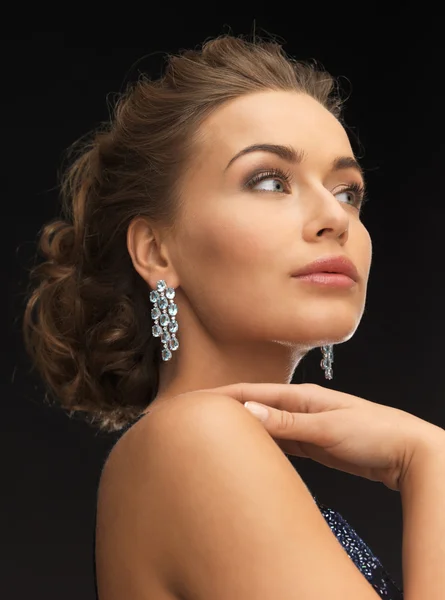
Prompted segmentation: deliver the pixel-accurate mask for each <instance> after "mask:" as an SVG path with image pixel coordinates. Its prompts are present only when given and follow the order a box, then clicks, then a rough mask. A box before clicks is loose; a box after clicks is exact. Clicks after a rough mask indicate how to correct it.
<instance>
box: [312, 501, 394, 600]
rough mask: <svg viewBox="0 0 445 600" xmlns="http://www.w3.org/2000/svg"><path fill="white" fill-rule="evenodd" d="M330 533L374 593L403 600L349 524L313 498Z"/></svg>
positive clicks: (392, 599) (387, 598)
mask: <svg viewBox="0 0 445 600" xmlns="http://www.w3.org/2000/svg"><path fill="white" fill-rule="evenodd" d="M313 498H314V500H315V503H316V504H317V506H318V508H319V510H320V512H321V514H322V515H323V517H324V518H325V520H326V522H327V524H328V525H329V527H330V528H331V530H332V532H333V533H334V534H335V536H336V537H337V539H338V541H339V542H340V544H341V545H342V546H343V548H344V549H345V550H346V552H347V554H348V556H349V558H350V559H351V560H352V561H353V562H354V564H355V565H356V567H357V568H358V569H359V570H360V572H361V573H362V574H363V575H364V576H365V577H366V579H367V580H368V581H369V583H370V584H371V585H372V587H373V588H374V589H375V591H376V592H377V593H378V594H379V596H380V597H381V598H385V600H403V592H402V590H400V589H399V587H398V586H397V585H396V583H395V582H394V581H393V580H392V578H391V577H390V575H389V574H388V573H387V571H385V569H384V568H383V566H382V564H381V562H380V561H379V559H378V558H377V557H376V556H374V554H373V553H372V551H371V549H370V548H369V547H368V546H367V545H366V544H365V542H364V541H363V540H362V539H361V538H360V537H359V535H358V534H357V533H356V532H355V530H354V529H353V528H352V527H351V525H349V523H348V522H347V521H346V520H345V519H344V518H343V517H342V516H341V515H340V514H339V513H338V512H336V511H334V510H332V509H331V508H328V507H327V506H325V505H324V504H321V503H320V502H319V501H318V500H317V498H316V497H315V496H314V497H313Z"/></svg>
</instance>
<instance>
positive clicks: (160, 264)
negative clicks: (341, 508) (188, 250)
mask: <svg viewBox="0 0 445 600" xmlns="http://www.w3.org/2000/svg"><path fill="white" fill-rule="evenodd" d="M127 248H128V252H129V254H130V257H131V260H132V262H133V266H134V268H135V269H136V271H137V272H138V273H139V275H140V276H141V277H142V279H144V280H145V281H146V282H147V284H148V285H149V286H150V288H151V289H156V283H157V281H159V280H160V279H164V280H165V281H166V283H167V285H168V286H169V287H173V288H177V287H178V286H179V280H178V276H177V274H176V271H175V270H174V268H173V265H172V261H171V260H170V257H169V253H168V245H167V236H166V230H165V229H163V228H162V227H160V226H159V225H158V226H154V225H153V224H152V223H150V221H149V220H148V219H147V218H146V217H136V218H135V219H133V221H132V222H131V223H130V225H129V226H128V230H127Z"/></svg>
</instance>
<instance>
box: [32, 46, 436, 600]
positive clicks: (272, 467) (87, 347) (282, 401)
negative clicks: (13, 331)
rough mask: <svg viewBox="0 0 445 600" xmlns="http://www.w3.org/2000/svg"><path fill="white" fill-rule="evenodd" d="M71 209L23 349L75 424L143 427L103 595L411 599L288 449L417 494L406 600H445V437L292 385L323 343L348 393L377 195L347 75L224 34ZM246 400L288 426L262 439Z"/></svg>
mask: <svg viewBox="0 0 445 600" xmlns="http://www.w3.org/2000/svg"><path fill="white" fill-rule="evenodd" d="M63 194H64V215H63V219H60V220H57V221H55V222H53V223H51V224H49V225H48V226H47V227H46V228H45V230H44V231H43V234H42V241H41V249H42V251H43V253H44V254H45V256H46V262H44V263H43V264H42V265H40V266H39V267H37V269H36V271H35V273H34V275H36V277H37V278H38V279H39V282H38V285H36V287H35V290H34V292H33V294H32V296H31V298H30V300H29V304H28V307H27V312H26V314H25V321H24V332H25V338H26V342H27V346H28V348H29V351H30V352H31V353H32V356H33V357H34V360H35V362H36V364H37V366H38V368H39V369H40V371H41V373H42V375H43V378H44V379H45V381H46V382H47V383H48V387H49V389H50V390H52V391H53V392H54V394H55V396H56V397H57V398H58V400H59V401H60V402H62V404H63V405H64V406H65V407H66V408H67V409H68V410H69V411H74V410H76V411H83V412H85V414H86V415H87V416H88V418H89V419H90V421H91V422H96V423H98V424H99V426H100V427H101V428H102V429H104V430H117V429H122V428H124V427H125V428H127V431H126V432H125V433H124V435H122V437H121V438H120V440H119V442H118V443H117V444H116V445H115V447H114V448H113V451H112V452H111V454H110V456H109V457H108V460H107V462H106V464H105V466H104V469H103V472H102V477H101V482H100V487H99V494H98V507H97V529H96V535H97V537H96V566H97V584H98V592H99V598H100V599H101V600H117V599H123V598H128V599H130V598H131V599H132V600H136V599H138V598H141V599H142V598H157V599H159V600H163V599H179V598H181V599H184V598H185V599H189V598H190V599H191V598H193V599H200V598H203V599H204V598H205V599H208V598H212V599H224V600H226V599H230V600H232V599H235V598H243V599H246V598H252V599H253V598H255V600H262V599H264V600H266V599H267V600H269V599H272V598H273V599H276V598H280V599H281V600H287V599H289V600H290V599H294V598H299V599H301V600H303V599H304V600H315V599H317V600H318V599H322V598H323V599H328V598H329V599H340V598H341V599H342V600H349V599H352V598H354V599H355V598H361V599H363V600H366V599H369V600H371V599H373V598H377V597H384V598H392V599H396V598H401V597H402V594H401V592H400V591H399V590H398V589H397V587H396V586H395V585H394V584H393V583H392V582H391V580H390V578H389V577H388V576H387V574H386V573H385V572H384V570H383V568H382V567H381V565H380V564H379V562H378V560H377V559H376V558H375V557H373V556H372V554H371V553H370V551H369V549H368V548H367V547H366V545H365V544H364V543H363V542H362V541H361V540H360V538H359V537H358V536H357V535H356V534H355V532H354V531H353V530H352V529H351V528H350V527H349V526H348V525H347V524H346V523H345V522H344V521H342V519H341V517H340V516H339V515H338V514H337V513H334V512H333V511H329V509H327V508H325V507H323V506H322V505H318V506H317V504H316V502H314V498H313V497H312V495H311V494H310V492H309V491H308V489H307V487H306V486H305V484H304V482H303V481H302V479H301V477H300V476H299V474H298V473H297V472H296V471H295V470H294V468H293V467H292V465H291V464H290V462H289V461H288V459H287V458H286V456H285V452H286V453H293V454H297V455H299V456H309V457H311V458H313V459H314V460H319V461H320V462H324V464H328V465H329V466H332V467H334V468H339V469H343V470H348V471H349V472H352V473H355V474H357V475H360V476H364V477H368V478H370V479H376V480H380V481H383V482H384V483H385V484H386V485H388V486H389V487H391V488H392V489H397V490H400V491H401V496H402V502H403V508H404V515H405V517H406V523H405V530H404V535H406V538H405V537H404V570H405V571H404V587H405V594H406V598H408V599H409V600H413V599H414V598H416V599H417V598H420V597H421V596H422V597H427V598H429V599H430V600H431V599H432V598H434V599H436V598H439V597H442V595H441V590H443V587H444V585H445V581H444V579H443V577H444V576H443V575H441V567H440V566H439V565H440V561H441V559H443V558H444V554H445V550H443V549H442V550H439V549H437V550H436V552H437V554H436V555H434V553H433V552H432V550H431V547H432V544H431V543H430V542H434V541H437V542H439V540H440V539H441V538H439V534H441V536H442V537H443V534H444V533H445V525H444V522H443V518H442V516H441V514H440V511H439V510H438V508H437V507H436V504H439V503H437V502H436V503H435V502H434V498H435V499H436V500H437V498H438V495H439V494H441V497H443V493H444V488H443V487H442V488H441V489H439V488H438V487H437V488H436V490H435V492H433V491H432V487H431V486H432V485H433V484H434V485H436V486H438V485H439V484H437V480H438V479H439V478H438V477H436V474H438V473H440V472H441V471H442V468H443V466H444V464H445V457H444V456H445V452H444V438H443V431H442V430H441V429H439V428H437V427H435V426H434V425H431V424H429V423H426V422H424V421H421V420H420V419H417V418H415V417H413V416H412V415H408V414H407V413H403V412H402V411H396V410H395V409H390V408H387V407H383V406H379V405H375V404H372V403H369V402H366V401H365V400H361V399H357V398H354V397H350V396H346V395H344V394H340V393H338V392H333V391H329V390H323V388H320V387H318V386H311V385H309V386H307V385H304V386H289V385H288V384H289V383H290V381H291V378H292V375H293V372H294V370H295V368H296V367H297V366H298V363H299V362H300V360H301V359H302V357H303V356H304V355H305V354H306V353H307V352H308V351H309V350H311V349H313V348H317V347H322V348H323V355H324V358H323V361H322V367H323V369H324V370H325V375H326V377H327V378H331V377H332V344H334V343H340V342H343V341H345V340H348V339H349V338H350V337H351V336H352V335H353V334H354V332H355V330H356V328H357V326H358V324H359V321H360V319H361V316H362V313H363V310H364V304H365V297H366V286H367V280H368V273H369V268H370V262H371V242H370V238H369V235H368V232H367V231H366V229H365V227H364V225H363V223H362V221H361V218H360V212H361V207H362V205H363V202H364V181H363V174H362V171H361V168H360V166H359V164H358V163H357V161H356V159H355V157H354V155H353V152H352V149H351V146H350V143H349V140H348V136H347V134H346V132H345V130H344V128H343V126H342V124H341V120H340V101H339V98H338V97H337V96H336V94H335V85H334V81H333V79H332V78H331V77H330V76H329V75H328V74H327V73H324V72H318V71H316V70H315V69H314V68H312V67H310V66H308V65H305V64H301V63H297V62H294V61H293V60H291V59H289V58H288V57H286V56H285V55H284V53H283V52H282V50H281V48H280V47H279V46H278V45H276V44H272V43H266V42H261V43H256V44H251V43H248V42H245V41H243V40H242V39H236V38H233V37H230V36H224V37H221V38H218V39H216V40H213V41H209V42H207V43H206V44H205V45H204V46H203V48H202V49H201V50H197V51H188V52H184V53H183V54H182V55H180V56H175V57H170V59H169V62H168V65H167V68H166V71H165V74H164V75H163V76H162V78H161V79H160V80H158V81H149V80H147V79H141V80H140V81H139V82H138V83H137V84H136V85H135V86H133V87H132V88H131V89H130V90H129V91H128V92H127V93H126V94H125V95H124V96H123V97H122V98H121V99H120V101H119V102H118V104H117V107H116V111H115V115H114V119H113V120H112V122H111V123H110V124H109V125H106V126H104V127H103V128H101V129H100V130H99V131H97V132H96V133H95V135H94V137H93V139H92V141H91V143H90V144H89V146H88V147H87V148H83V149H82V152H81V153H80V155H79V157H78V158H77V161H76V162H75V163H74V164H73V166H72V167H71V168H70V170H69V171H68V172H67V175H66V178H65V180H64V185H63ZM240 382H249V383H248V384H246V383H243V384H242V385H238V384H239V383H240ZM246 399H248V400H258V401H260V402H265V403H266V404H267V403H269V404H271V405H273V406H275V407H276V408H282V409H287V412H281V413H280V412H278V414H279V415H281V419H280V420H278V421H277V420H274V415H275V417H276V414H277V413H276V412H274V411H272V412H271V417H270V419H269V420H268V421H265V422H263V423H264V425H262V424H261V423H260V422H259V421H258V420H257V419H254V418H252V416H251V415H250V414H249V412H248V411H247V410H245V408H244V406H242V403H243V402H244V401H245V400H246ZM294 411H295V412H306V413H314V414H306V415H303V414H301V415H298V414H296V415H294V416H293V417H292V418H290V417H291V416H292V413H293V412H294ZM286 416H287V420H286V419H285V418H284V417H286ZM303 417H304V420H303ZM135 419H138V422H137V423H136V424H134V425H133V426H132V427H131V428H128V426H129V425H131V424H133V422H134V421H135ZM274 423H275V424H274ZM286 426H288V428H286ZM289 426H290V427H289ZM395 431H396V432H397V433H394V432H395ZM274 438H275V440H276V441H275V440H274ZM434 482H435V483H434ZM420 483H421V485H419V484H420ZM416 490H417V491H416ZM419 490H420V491H419ZM420 493H421V494H422V497H420V496H419V494H420ZM434 494H435V495H434ZM422 506H423V508H422ZM425 511H427V512H425ZM428 519H429V520H428ZM425 522H427V523H428V524H429V526H430V527H429V528H428V531H426V528H425V526H424V524H425ZM433 530H434V531H433ZM435 536H436V537H435ZM338 541H340V542H341V544H339V543H338ZM342 545H343V547H342ZM442 548H443V547H442ZM345 550H346V552H345ZM351 559H352V560H351ZM356 567H358V568H356Z"/></svg>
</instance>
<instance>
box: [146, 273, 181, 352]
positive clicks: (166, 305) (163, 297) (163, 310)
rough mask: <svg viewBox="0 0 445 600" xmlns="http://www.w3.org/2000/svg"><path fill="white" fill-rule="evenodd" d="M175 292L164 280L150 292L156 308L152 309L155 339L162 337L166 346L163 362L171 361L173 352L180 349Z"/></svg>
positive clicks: (163, 350)
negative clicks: (177, 335)
mask: <svg viewBox="0 0 445 600" xmlns="http://www.w3.org/2000/svg"><path fill="white" fill-rule="evenodd" d="M174 297H175V290H174V288H171V287H167V284H166V283H165V281H164V280H163V279H160V280H159V281H158V282H157V283H156V290H153V291H151V292H150V301H151V302H153V304H154V306H153V308H152V309H151V318H152V319H153V321H154V325H153V327H152V330H151V332H152V334H153V337H160V338H161V342H162V344H163V346H164V348H163V349H162V360H170V359H171V357H172V352H174V351H175V350H177V349H178V348H179V341H178V338H177V337H176V332H177V331H178V328H179V326H178V321H177V320H176V315H177V314H178V307H177V306H176V304H175V303H174Z"/></svg>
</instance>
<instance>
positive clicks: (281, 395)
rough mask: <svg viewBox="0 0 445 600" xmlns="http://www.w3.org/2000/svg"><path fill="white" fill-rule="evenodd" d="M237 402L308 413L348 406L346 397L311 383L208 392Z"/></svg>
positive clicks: (255, 385) (229, 387) (253, 385)
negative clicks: (255, 403) (229, 397)
mask: <svg viewBox="0 0 445 600" xmlns="http://www.w3.org/2000/svg"><path fill="white" fill-rule="evenodd" d="M201 391H209V392H212V393H216V394H224V395H225V396H231V397H232V398H234V399H235V400H238V402H241V403H242V404H244V403H245V402H259V403H263V404H267V405H268V406H271V407H273V408H279V409H281V410H288V411H291V412H300V413H311V412H322V411H325V410H332V409H333V408H341V407H343V406H347V404H348V403H347V400H346V398H347V395H346V394H341V393H340V392H337V391H335V390H330V389H328V388H323V387H321V386H319V385H316V384H313V383H302V384H292V383H291V384H289V383H234V384H232V385H225V386H221V387H217V388H213V389H209V390H201Z"/></svg>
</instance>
